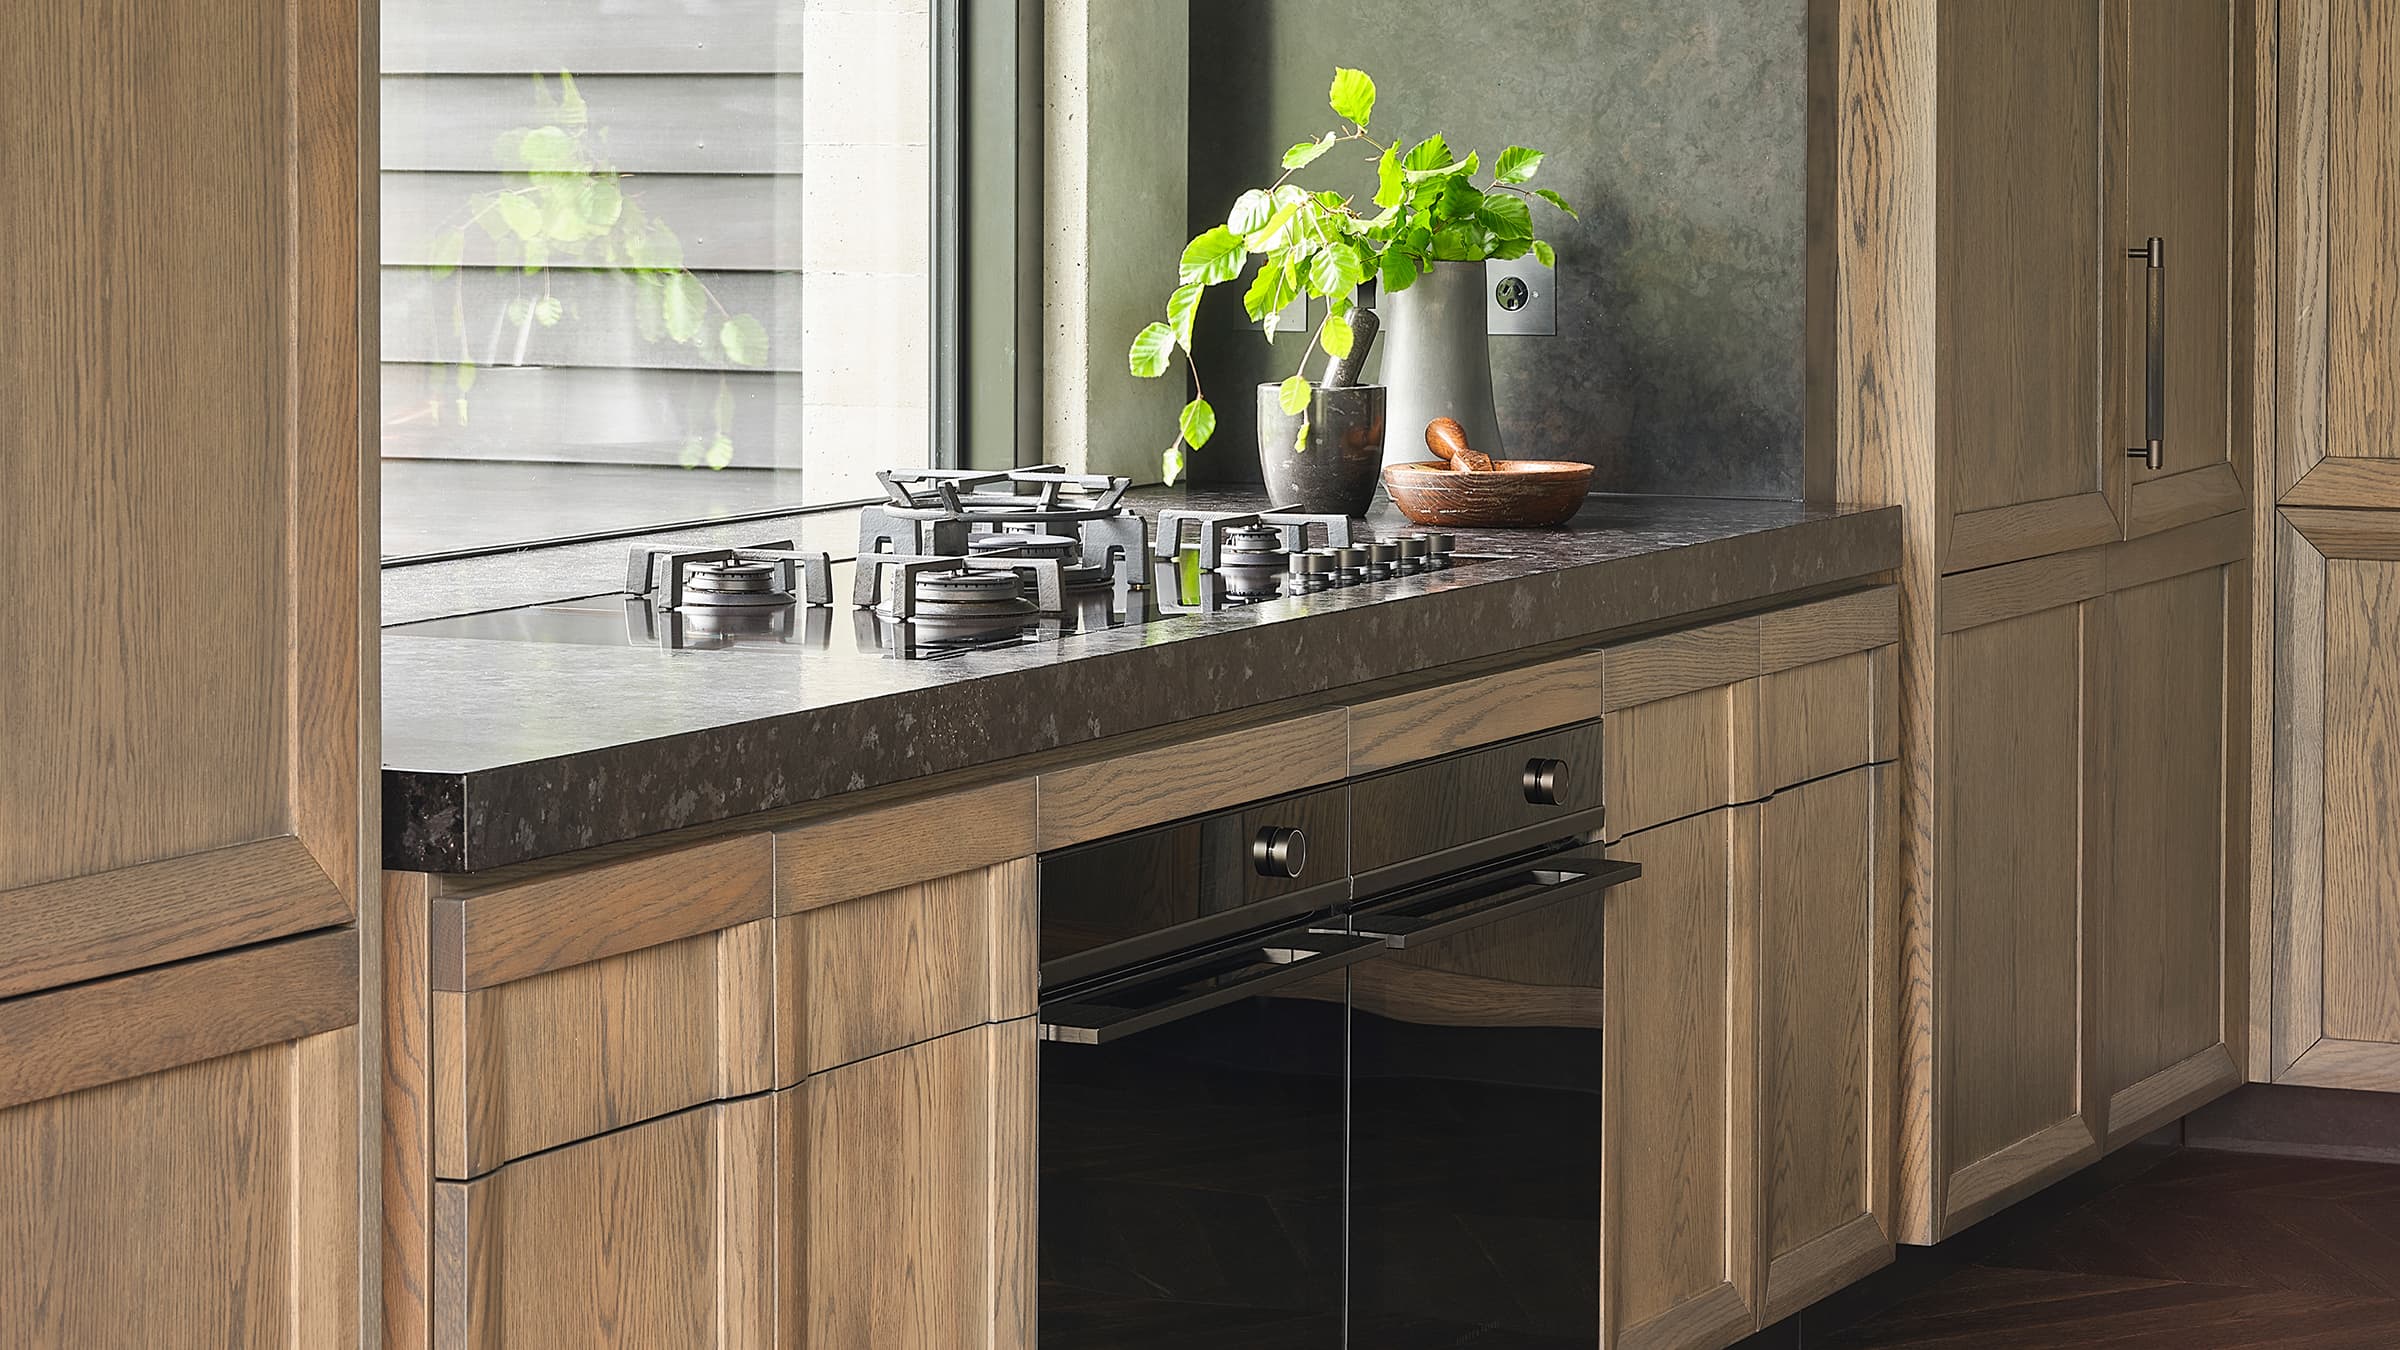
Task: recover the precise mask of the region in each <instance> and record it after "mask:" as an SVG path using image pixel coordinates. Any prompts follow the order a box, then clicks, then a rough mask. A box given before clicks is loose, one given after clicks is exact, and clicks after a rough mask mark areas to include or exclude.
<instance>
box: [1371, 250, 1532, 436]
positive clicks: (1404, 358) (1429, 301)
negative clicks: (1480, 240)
mask: <svg viewBox="0 0 2400 1350" xmlns="http://www.w3.org/2000/svg"><path fill="white" fill-rule="evenodd" d="M1483 288H1484V269H1483V264H1482V263H1479V262H1437V263H1435V264H1434V265H1433V268H1432V270H1431V271H1428V272H1427V273H1425V275H1423V276H1421V277H1418V278H1417V280H1416V283H1415V284H1414V285H1412V286H1410V287H1409V288H1408V289H1407V290H1405V291H1399V292H1395V293H1392V294H1387V295H1385V296H1384V297H1383V298H1382V300H1381V301H1380V302H1379V304H1378V305H1377V308H1378V309H1380V310H1381V311H1382V313H1383V327H1384V336H1385V340H1384V349H1383V383H1384V385H1385V387H1387V388H1389V389H1390V390H1391V391H1392V398H1391V406H1390V423H1391V434H1390V435H1389V436H1387V437H1386V438H1385V441H1384V447H1383V462H1384V463H1386V464H1406V463H1410V462H1413V461H1417V460H1426V459H1432V458H1433V452H1432V451H1430V450H1428V449H1426V448H1425V424H1426V423H1428V422H1430V421H1432V420H1433V419H1435V418H1437V417H1455V418H1457V419H1458V424H1459V425H1460V426H1461V427H1464V428H1465V429H1466V432H1467V444H1469V445H1471V446H1473V447H1475V448H1476V449H1478V450H1481V451H1482V452H1483V453H1485V454H1487V455H1490V456H1491V457H1492V458H1494V459H1498V458H1500V457H1501V446H1500V414H1499V410H1498V409H1496V408H1494V407H1493V406H1492V347H1491V342H1490V340H1489V338H1488V336H1487V333H1488V328H1487V324H1488V314H1487V310H1486V308H1485V303H1484V296H1483Z"/></svg>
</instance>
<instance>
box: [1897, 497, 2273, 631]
mask: <svg viewBox="0 0 2400 1350" xmlns="http://www.w3.org/2000/svg"><path fill="white" fill-rule="evenodd" d="M2249 556H2250V526H2249V522H2248V520H2247V519H2246V518H2245V517H2242V516H2239V515H2231V516H2219V517H2216V518H2215V519H2213V520H2205V521H2200V522H2198V523H2196V524H2191V525H2185V526H2182V527H2180V528H2178V529H2173V530H2167V531H2164V532H2161V533H2158V534H2151V535H2144V536H2143V537H2141V538H2138V539H2129V540H2124V541H2122V542H2119V543H2114V544H2108V545H2105V546H2102V547H2099V548H2087V549H2080V550H2077V551H2076V552H2073V553H2059V554H2054V555H2052V556H2050V557H2046V558H2031V559H2028V560H2026V561H2024V562H2016V563H2006V564H2003V565H2001V566H1998V567H1987V568H1984V569H1983V570H1981V571H1976V572H1964V573H1959V574H1957V575H1954V576H1947V577H1944V578H1942V582H1941V614H1942V623H1941V629H1942V631H1943V632H1944V633H1960V632H1964V631H1966V630H1967V629H1970V628H1980V627H1982V626H1983V625H1985V624H1990V623H2000V622H2002V621H2004V620H2007V619H2012V618H2017V617H2020V616H2023V615H2027V614H2034V613H2038V612H2040V611H2042V610H2045V609H2055V608H2058V607H2059V606H2061V605H2070V604H2074V603H2077V602H2079V601H2084V600H2092V599H2096V598H2098V597H2100V596H2102V595H2106V594H2108V593H2109V592H2111V591H2122V590H2127V589H2130V588H2132V587H2135V586H2140V585H2143V584H2145V583H2147V582H2151V581H2157V580H2161V579H2163V578H2166V577H2172V576H2181V575H2183V574H2184V573H2186V572H2193V571H2197V570H2199V569H2200V568H2203V567H2210V566H2217V565H2221V564H2224V563H2230V562H2236V561H2239V560H2240V559H2243V558H2247V557H2249Z"/></svg>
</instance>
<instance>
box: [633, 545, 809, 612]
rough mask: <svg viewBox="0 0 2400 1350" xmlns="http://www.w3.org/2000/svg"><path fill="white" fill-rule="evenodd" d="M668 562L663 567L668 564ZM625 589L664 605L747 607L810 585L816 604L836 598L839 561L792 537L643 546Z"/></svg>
mask: <svg viewBox="0 0 2400 1350" xmlns="http://www.w3.org/2000/svg"><path fill="white" fill-rule="evenodd" d="M662 564H663V566H662ZM625 589H626V590H628V591H630V592H632V593H633V594H635V595H637V596H640V597H642V598H643V599H645V600H649V601H651V602H652V603H654V604H655V605H657V606H658V607H659V608H660V609H668V610H683V609H694V610H697V609H745V608H759V607H766V606H777V605H789V604H792V603H794V602H795V601H796V600H798V599H800V598H801V593H802V591H803V590H804V589H805V591H806V594H807V599H808V603H809V604H811V605H830V604H832V603H833V562H832V560H831V559H830V558H828V557H827V556H826V555H825V554H823V553H802V552H799V551H798V550H796V549H794V548H793V547H792V541H791V540H789V539H784V540H779V541H777V542H775V543H771V544H758V545H755V546H753V547H749V548H711V549H692V550H685V551H682V552H677V551H675V550H673V549H663V548H637V549H635V550H633V553H632V557H631V558H630V559H629V560H628V561H627V563H626V568H625Z"/></svg>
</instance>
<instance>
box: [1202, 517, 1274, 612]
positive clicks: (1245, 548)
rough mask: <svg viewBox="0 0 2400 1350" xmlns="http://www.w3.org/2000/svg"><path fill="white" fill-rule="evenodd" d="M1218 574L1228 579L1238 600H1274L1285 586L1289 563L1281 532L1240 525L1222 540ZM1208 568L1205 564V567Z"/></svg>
mask: <svg viewBox="0 0 2400 1350" xmlns="http://www.w3.org/2000/svg"><path fill="white" fill-rule="evenodd" d="M1220 543H1221V545H1222V547H1221V549H1220V551H1219V552H1218V554H1217V568H1216V570H1217V571H1219V572H1221V573H1223V574H1224V576H1225V589H1226V590H1227V591H1228V592H1229V593H1231V594H1233V595H1236V596H1244V597H1248V596H1272V595H1275V594H1276V593H1277V590H1278V587H1279V586H1280V585H1281V584H1282V576H1281V574H1282V572H1283V568H1284V561H1285V559H1287V558H1289V557H1291V556H1293V554H1292V552H1291V550H1289V549H1287V548H1286V547H1284V536H1283V532H1282V531H1281V530H1278V529H1276V528H1275V527H1273V526H1271V525H1237V526H1235V527H1233V528H1232V529H1229V530H1226V531H1225V532H1224V534H1223V536H1222V538H1221V540H1220ZM1205 565H1206V564H1203V566H1205Z"/></svg>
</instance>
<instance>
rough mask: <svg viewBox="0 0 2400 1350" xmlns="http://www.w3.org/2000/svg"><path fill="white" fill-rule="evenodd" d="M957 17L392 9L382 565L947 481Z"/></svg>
mask: <svg viewBox="0 0 2400 1350" xmlns="http://www.w3.org/2000/svg"><path fill="white" fill-rule="evenodd" d="M941 9H942V6H941V5H940V4H938V3H936V0H384V4H383V6H382V24H383V41H382V48H383V76H382V101H383V108H382V137H383V144H382V170H383V172H382V183H381V191H382V225H383V229H382V236H383V237H382V255H383V273H382V339H383V374H382V402H383V502H384V507H383V528H384V546H383V551H384V554H385V555H386V556H387V557H411V556H423V555H428V554H441V553H449V552H457V551H472V550H478V549H486V548H495V547H505V546H509V545H516V544H524V543H529V542H536V541H543V540H550V539H558V538H567V537H576V536H583V535H591V534H603V533H611V532H626V531H633V530H638V529H640V528H642V527H645V526H659V525H666V524H674V523H682V522H686V521H693V520H700V519H708V518H715V517H720V516H726V515H737V514H748V513H756V512H763V511H767V510H770V509H773V508H777V507H784V508H793V507H806V506H818V505H825V504H831V503H838V502H843V501H856V500H859V499H861V498H865V497H870V496H874V495H876V492H877V489H876V486H875V482H874V471H875V470H876V469H878V468H884V467H889V466H893V465H924V464H929V463H932V462H934V453H935V451H934V446H935V439H936V438H935V436H934V432H933V428H934V425H935V418H934V406H935V402H936V400H935V390H934V365H933V361H934V351H935V348H936V345H937V344H936V343H935V341H934V332H935V326H936V325H935V295H936V283H937V280H940V278H939V277H938V276H937V272H938V271H939V269H940V268H941V267H942V266H944V265H945V263H944V261H943V260H944V259H945V258H946V257H948V256H950V255H951V252H952V251H951V250H947V249H943V248H938V247H937V246H936V230H935V226H934V211H933V202H934V200H935V199H936V196H937V193H936V184H935V175H936V167H935V166H936V163H937V160H936V156H935V154H934V141H935V134H934V131H935V127H936V125H937V118H936V115H935V109H936V91H937V89H938V88H939V87H940V86H941V85H942V84H943V83H944V81H943V80H941V79H939V78H937V76H936V69H937V64H939V65H940V66H941V68H943V69H949V68H952V63H950V62H948V61H941V62H938V63H937V57H940V56H942V55H943V52H942V51H941V50H940V49H941V46H942V40H941V38H940V37H939V34H940V33H941V29H942V25H941V23H940V22H939V13H940V10H941Z"/></svg>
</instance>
